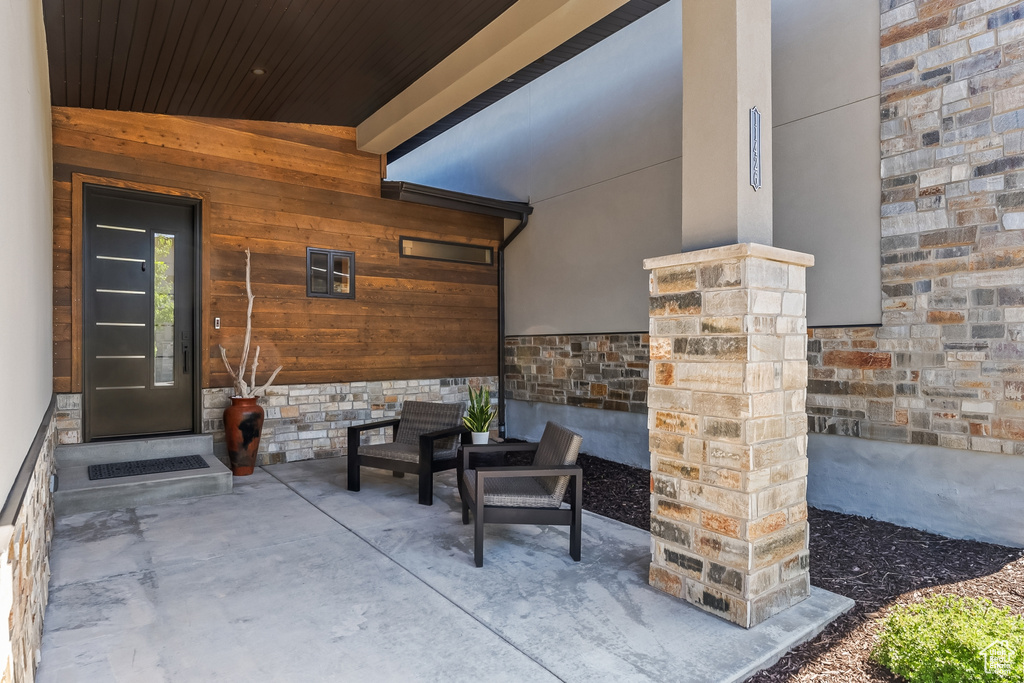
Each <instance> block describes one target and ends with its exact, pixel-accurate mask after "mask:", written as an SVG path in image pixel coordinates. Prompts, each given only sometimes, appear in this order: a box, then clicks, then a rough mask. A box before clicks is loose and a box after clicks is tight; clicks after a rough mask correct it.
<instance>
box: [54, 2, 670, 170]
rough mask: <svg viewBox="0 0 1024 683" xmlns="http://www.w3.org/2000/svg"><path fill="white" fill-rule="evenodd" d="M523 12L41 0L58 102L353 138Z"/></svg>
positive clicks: (619, 22)
mask: <svg viewBox="0 0 1024 683" xmlns="http://www.w3.org/2000/svg"><path fill="white" fill-rule="evenodd" d="M514 2H515V0H42V3H43V16H44V22H45V26H46V39H47V49H48V52H49V68H50V91H51V100H52V103H53V104H54V105H56V106H68V107H83V108H94V109H110V110H121V111H136V112H154V113H160V114H176V115H189V116H210V117H220V118H239V119H252V120H270V121H290V122H300V123H323V124H331V125H341V126H356V125H358V124H359V123H361V122H362V121H363V120H364V119H366V118H367V117H368V116H369V115H370V114H372V113H373V112H375V111H376V110H377V109H379V108H380V107H381V106H383V105H384V104H386V103H387V102H388V101H390V100H391V99H392V98H393V97H395V96H396V95H397V94H399V93H400V92H402V91H403V90H404V89H405V88H407V87H408V86H409V85H410V84H412V83H413V82H415V81H416V79H418V78H419V77H420V76H422V75H423V74H424V73H426V72H427V71H429V70H430V69H431V68H432V67H433V66H435V65H436V64H437V63H438V62H440V61H441V60H442V59H444V58H445V57H446V56H448V55H449V54H450V53H451V52H453V51H454V50H455V49H456V48H457V47H459V46H460V45H461V44H462V43H464V42H465V41H466V40H468V39H469V38H470V37H471V36H473V35H474V34H476V33H477V32H478V31H480V29H482V28H483V27H484V26H486V25H487V24H489V23H490V22H491V21H493V20H494V19H495V18H496V17H497V16H499V15H500V14H501V13H502V12H504V11H505V10H506V9H508V8H509V7H510V6H511V5H512V4H513V3H514ZM665 2H667V0H631V1H630V2H629V3H628V4H626V5H625V6H623V7H622V8H620V9H619V10H618V11H616V12H615V13H613V14H612V15H609V17H607V18H606V19H604V20H602V21H601V22H598V24H595V26H593V27H591V28H590V29H587V31H585V32H584V33H581V34H580V35H579V36H577V37H576V38H574V39H573V40H572V41H569V42H568V43H566V45H564V46H562V47H560V48H558V49H556V50H554V51H552V53H550V54H549V55H547V56H545V57H544V58H543V59H541V60H538V61H537V62H535V63H534V64H532V65H530V66H529V67H527V68H525V69H523V70H522V71H521V72H520V73H519V74H516V75H515V76H513V80H512V81H510V82H508V83H499V84H498V85H497V86H495V88H493V89H492V90H491V91H488V92H487V93H484V94H483V95H481V96H480V97H478V98H476V99H475V100H473V101H472V102H470V103H469V104H467V105H465V107H463V108H462V109H460V110H458V111H457V112H455V113H453V114H452V115H451V116H450V117H447V118H446V119H445V121H448V124H447V125H443V124H442V125H441V126H440V127H435V128H434V131H433V133H432V134H427V135H426V136H424V135H423V134H421V135H419V136H417V137H416V138H414V140H415V141H416V142H415V144H413V145H412V146H410V145H409V143H407V144H406V145H405V146H404V150H403V153H404V152H407V151H409V149H411V148H412V147H414V146H418V145H419V144H422V143H423V142H425V141H426V140H427V139H429V138H430V137H433V136H434V135H437V134H439V133H440V132H442V131H443V130H445V129H446V128H448V127H451V125H454V123H457V122H458V121H461V120H463V119H465V118H467V117H468V116H470V115H472V114H473V113H475V112H476V111H479V110H480V109H483V108H484V107H486V106H487V105H488V104H491V103H493V102H494V101H497V99H500V98H501V97H503V96H504V95H507V94H508V93H510V92H512V91H514V90H515V89H517V88H519V87H522V85H524V84H525V83H527V82H529V80H532V79H533V78H536V77H537V76H538V75H540V74H542V73H544V72H546V71H547V70H550V69H551V68H553V67H554V66H556V65H557V64H560V63H561V62H563V61H565V60H566V59H568V58H570V57H572V56H573V55H575V54H578V53H579V52H582V51H583V50H584V49H586V48H587V47H589V46H590V45H592V44H594V43H596V42H598V41H599V40H601V39H602V38H604V37H605V36H607V35H610V34H611V33H613V32H614V31H615V30H618V29H619V28H621V27H622V26H625V25H626V24H628V23H630V22H631V21H633V20H635V19H636V18H639V16H642V15H643V14H646V13H647V12H648V11H650V10H651V9H654V8H655V7H657V6H659V5H662V4H664V3H665ZM253 69H263V70H265V71H266V73H265V74H264V75H255V74H254V73H253ZM397 151H398V150H396V152H397Z"/></svg>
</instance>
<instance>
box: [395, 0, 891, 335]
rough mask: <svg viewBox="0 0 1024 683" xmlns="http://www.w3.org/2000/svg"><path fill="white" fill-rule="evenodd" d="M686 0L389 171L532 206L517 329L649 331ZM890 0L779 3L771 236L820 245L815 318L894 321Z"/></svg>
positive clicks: (512, 283)
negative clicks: (650, 271) (885, 165)
mask: <svg viewBox="0 0 1024 683" xmlns="http://www.w3.org/2000/svg"><path fill="white" fill-rule="evenodd" d="M681 8H682V5H681V3H680V1H679V0H674V1H673V2H670V3H668V4H667V5H665V6H664V7H661V8H660V9H658V10H655V11H654V12H652V13H651V14H649V15H648V16H646V17H644V18H642V19H640V20H639V21H637V22H635V23H634V24H632V25H630V26H627V27H626V28H624V29H623V30H621V31H619V32H618V33H616V34H615V35H613V36H611V37H610V38H608V39H606V40H605V41H603V42H601V43H599V44H598V45H596V46H594V47H593V48H591V49H590V50H587V51H586V52H584V53H583V54H581V55H579V56H578V57H576V58H574V59H572V60H570V61H569V62H567V63H566V64H563V65H561V66H559V67H558V68H557V69H554V70H553V71H551V72H549V73H548V74H546V75H545V76H543V77H542V78H540V79H538V80H537V81H534V82H533V83H531V84H529V85H527V86H524V87H523V88H521V89H520V90H518V91H517V92H516V93H514V94H513V95H510V96H509V97H506V98H505V99H503V100H501V101H500V102H498V103H496V104H494V105H492V106H490V107H488V108H487V109H485V110H484V111H483V112H481V113H480V114H477V115H476V116H474V117H472V118H470V119H469V120H467V121H465V122H463V123H462V124H460V125H458V126H456V127H455V128H453V129H451V130H450V131H448V132H447V133H445V134H443V135H441V136H439V137H437V138H435V139H434V140H432V141H431V142H429V143H427V144H426V145H424V146H422V147H420V148H419V149H417V150H415V151H413V152H412V153H410V154H408V155H407V156H405V157H403V158H401V159H399V160H397V161H395V162H393V163H392V164H391V166H390V167H389V171H388V174H389V177H390V178H392V179H394V180H409V181H413V182H419V183H423V184H426V185H434V186H438V187H444V188H447V189H452V190H458V191H461V192H469V193H473V194H481V195H487V196H494V197H499V198H503V199H516V200H521V201H530V202H531V203H532V204H533V205H534V209H535V212H534V214H533V216H532V217H531V220H530V226H529V227H528V228H527V230H526V231H524V232H523V233H522V235H521V236H520V237H519V238H518V239H517V240H516V242H514V243H513V244H512V246H510V247H509V249H508V252H507V254H506V257H507V258H506V264H507V265H506V267H507V283H508V298H507V304H508V312H507V316H508V317H507V322H508V333H509V334H510V335H522V334H553V333H560V334H580V333H586V332H627V331H639V330H645V329H646V328H647V319H646V312H645V308H646V297H647V280H646V275H645V274H644V273H643V271H642V269H641V268H640V267H639V263H640V261H641V260H642V259H643V258H649V257H651V256H660V255H663V254H669V253H673V252H676V251H679V250H680V245H681V244H682V235H681V230H680V225H681V213H680V207H679V194H680V189H679V188H680V184H681V177H682V176H681V174H682V168H681V162H680V159H681V147H682V127H681V117H682V97H683V92H682V30H681V26H682V9H681ZM878 25H879V8H878V5H877V3H875V2H865V1H864V0H830V1H829V2H827V3H822V2H820V1H818V0H775V2H774V3H773V27H772V64H773V79H772V87H773V89H774V95H773V109H774V129H773V134H774V136H775V144H774V164H773V175H774V176H775V193H774V197H775V221H774V223H775V225H774V230H775V236H774V243H775V244H776V245H777V246H782V247H785V248H788V249H794V250H797V251H803V252H809V253H813V254H814V255H815V258H816V260H817V266H816V267H815V268H813V269H811V270H810V271H809V272H808V322H809V324H810V325H812V326H814V325H839V324H850V325H853V324H857V325H865V324H875V323H878V322H880V320H881V307H880V303H879V302H880V299H881V281H880V278H881V275H880V264H879V246H878V244H879V239H880V237H879V201H880V200H879V193H880V180H879V175H878V156H877V145H878V128H879V124H878V117H877V106H878V99H879V76H878Z"/></svg>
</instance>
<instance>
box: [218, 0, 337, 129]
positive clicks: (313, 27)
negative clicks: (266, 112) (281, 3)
mask: <svg viewBox="0 0 1024 683" xmlns="http://www.w3.org/2000/svg"><path fill="white" fill-rule="evenodd" d="M329 10H330V5H329V4H327V3H325V2H324V1H323V0H301V1H300V2H293V3H292V4H291V5H289V6H288V8H287V12H286V14H285V18H286V20H285V21H284V22H282V23H281V24H279V25H278V27H277V28H276V29H275V31H274V40H273V41H270V42H268V43H267V44H266V45H264V46H263V49H262V50H261V51H260V54H259V55H258V56H257V60H258V61H259V63H260V64H262V65H264V68H265V69H267V73H266V74H265V75H263V76H261V77H260V78H257V79H256V80H255V82H254V83H253V87H251V88H249V89H248V90H247V91H246V92H245V93H243V94H242V95H241V97H240V98H239V101H238V116H236V118H242V119H251V118H256V117H255V110H256V109H258V108H259V106H260V104H261V101H262V99H263V98H264V97H265V93H266V92H268V91H269V90H270V89H271V87H272V82H273V81H276V80H279V79H281V78H283V77H284V73H285V72H286V70H287V65H289V64H290V63H292V62H293V59H289V55H290V54H294V53H297V52H298V51H299V50H300V49H301V47H302V46H303V45H306V44H308V43H310V42H311V41H312V39H313V37H314V36H315V35H317V28H318V27H319V25H320V24H319V22H322V21H323V20H324V19H325V18H326V16H327V15H328V13H329Z"/></svg>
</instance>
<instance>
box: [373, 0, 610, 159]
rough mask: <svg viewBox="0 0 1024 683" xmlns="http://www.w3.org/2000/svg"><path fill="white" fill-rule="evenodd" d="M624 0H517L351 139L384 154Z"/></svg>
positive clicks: (538, 57) (567, 38)
mask: <svg viewBox="0 0 1024 683" xmlns="http://www.w3.org/2000/svg"><path fill="white" fill-rule="evenodd" d="M626 2H628V0H519V2H517V3H516V4H514V5H512V6H511V7H509V8H508V9H507V10H506V11H505V12H504V13H503V14H502V15H501V16H499V17H498V18H497V19H495V20H494V21H492V22H491V23H490V24H488V25H487V26H485V27H484V28H483V29H482V30H481V31H480V32H479V33H477V34H476V35H475V36H473V37H472V38H470V39H469V40H468V41H466V43H464V44H463V45H462V46H461V47H459V48H458V49H457V50H455V52H453V53H451V54H450V55H448V57H446V58H445V59H444V60H442V61H441V62H440V63H439V64H438V65H437V66H435V67H434V68H433V69H431V70H430V71H428V72H427V73H425V74H424V75H423V76H421V77H420V78H419V79H418V80H417V81H416V82H415V83H413V84H412V85H410V86H409V87H408V88H406V89H405V90H403V91H402V92H401V93H399V94H398V95H397V96H396V97H395V98H394V99H392V100H391V101H390V102H388V103H387V104H385V105H384V106H383V107H381V108H380V109H378V110H377V111H376V112H374V113H373V114H371V115H370V117H369V118H367V119H366V120H365V121H363V122H362V123H360V124H359V126H358V127H357V128H356V144H357V146H358V147H359V149H360V150H362V151H364V152H370V153H372V154H386V153H387V152H389V151H391V150H392V149H394V148H395V147H397V146H398V145H400V144H402V143H403V142H405V141H406V140H408V139H409V138H411V137H412V136H414V135H416V134H417V133H419V132H420V131H422V130H423V129H425V128H427V127H428V126H430V125H432V124H434V123H436V122H437V121H439V120H440V119H442V118H443V117H445V116H447V115H448V114H450V113H451V112H453V111H455V110H456V109H458V108H459V107H461V106H462V105H464V104H465V103H466V102H469V101H470V100H471V99H473V98H474V97H476V96H477V95H479V94H480V93H482V92H484V91H486V90H487V89H488V88H490V87H491V86H493V85H494V84H495V83H498V82H500V81H501V80H503V79H505V78H508V77H509V76H511V75H512V74H514V73H516V72H517V71H519V70H520V69H522V68H523V67H525V66H526V65H528V64H530V63H531V62H533V61H535V60H537V59H540V58H541V57H543V56H544V55H546V54H547V53H548V52H550V51H551V50H553V49H554V48H556V47H558V46H559V45H561V44H562V43H564V42H565V41H567V40H569V39H570V38H572V37H573V36H575V35H576V34H577V33H579V32H580V31H582V30H583V29H585V28H587V27H588V26H590V25H591V24H593V23H595V22H596V21H598V20H600V19H602V18H604V17H605V16H607V15H608V14H610V13H612V12H614V11H615V10H616V9H618V8H619V7H621V6H622V5H625V4H626Z"/></svg>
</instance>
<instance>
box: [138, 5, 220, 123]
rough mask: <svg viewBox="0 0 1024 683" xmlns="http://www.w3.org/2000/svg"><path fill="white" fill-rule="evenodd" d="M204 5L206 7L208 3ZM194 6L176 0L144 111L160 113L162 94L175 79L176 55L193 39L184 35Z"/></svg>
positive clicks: (168, 21)
mask: <svg viewBox="0 0 1024 683" xmlns="http://www.w3.org/2000/svg"><path fill="white" fill-rule="evenodd" d="M203 4H204V5H205V4H206V3H203ZM192 6H193V3H192V1H191V0H174V4H173V7H172V9H171V15H170V17H169V18H168V20H167V24H166V32H165V33H164V40H163V41H162V44H161V46H160V54H159V56H158V57H157V60H156V64H155V65H154V68H153V83H154V85H155V87H151V88H149V90H148V92H147V93H146V101H145V104H143V105H142V111H146V112H154V113H155V112H157V111H159V110H158V109H157V104H158V103H159V99H160V94H161V93H162V92H163V90H164V89H165V88H166V87H167V85H168V81H169V80H171V79H172V78H173V74H172V72H171V65H172V63H173V61H174V55H175V53H176V51H177V50H178V48H179V46H180V45H181V43H182V41H183V40H189V39H190V38H191V36H185V35H184V29H185V21H186V19H187V18H188V15H189V13H190V12H191V11H192Z"/></svg>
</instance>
